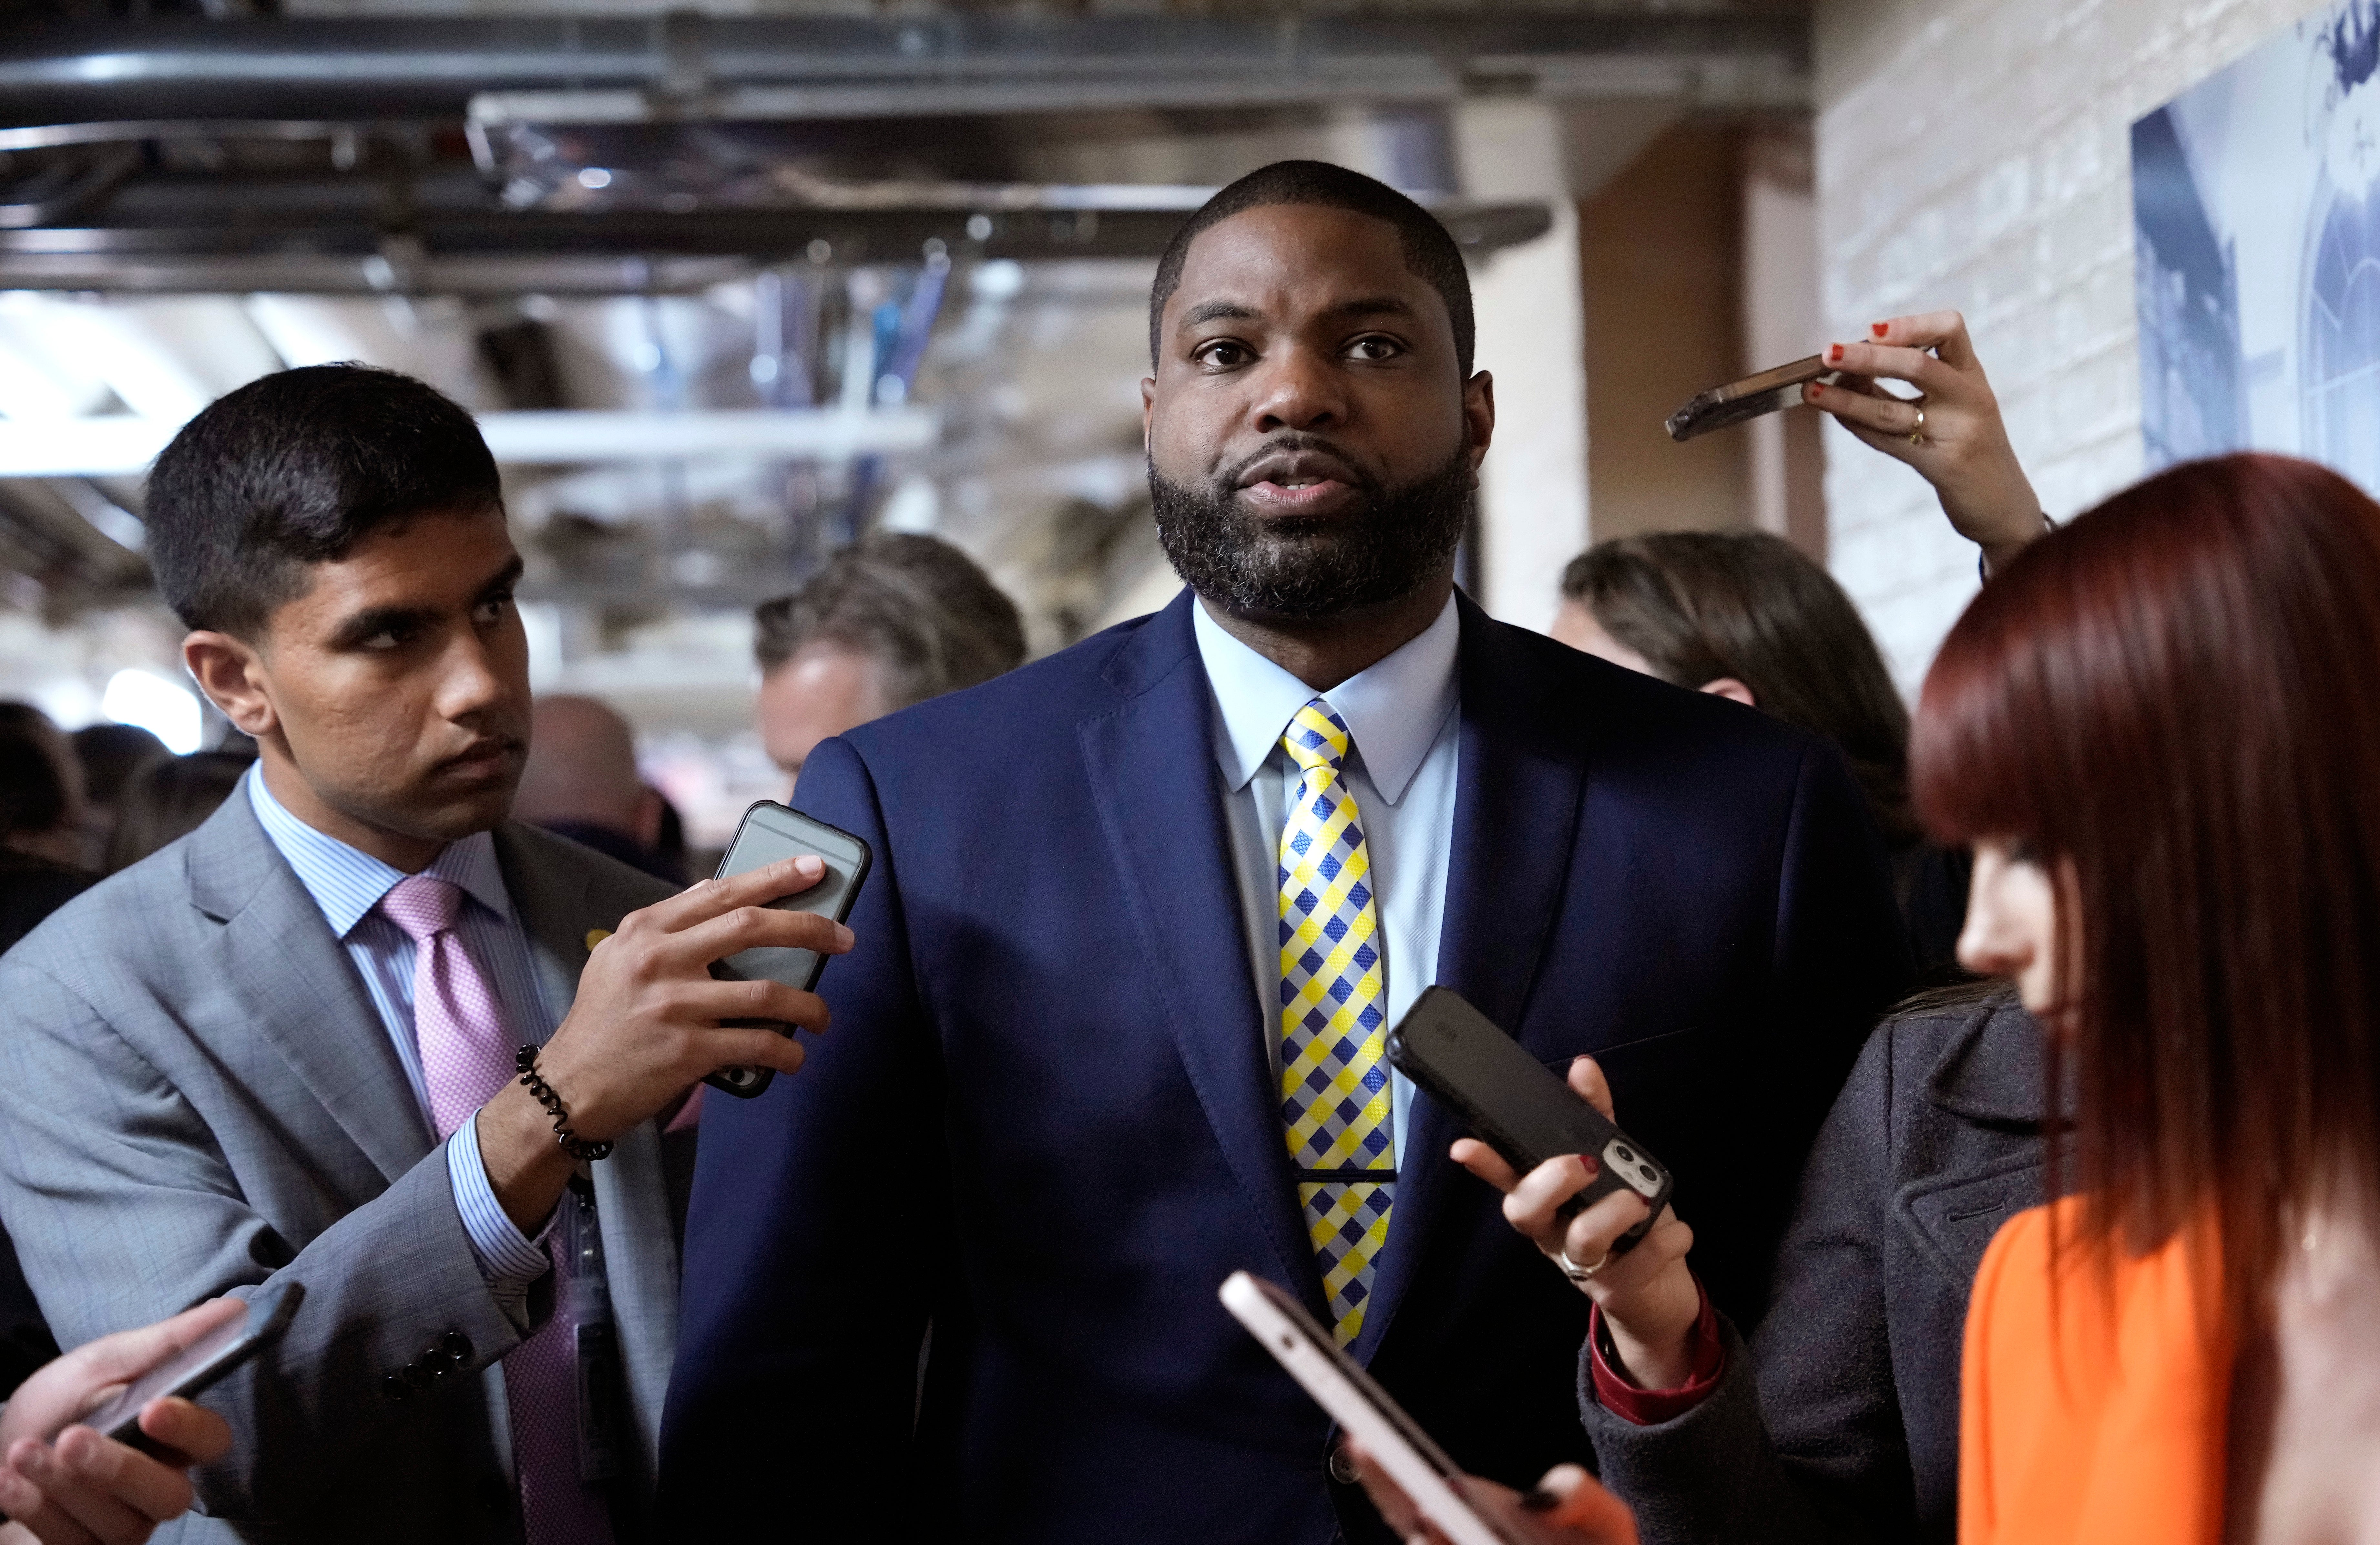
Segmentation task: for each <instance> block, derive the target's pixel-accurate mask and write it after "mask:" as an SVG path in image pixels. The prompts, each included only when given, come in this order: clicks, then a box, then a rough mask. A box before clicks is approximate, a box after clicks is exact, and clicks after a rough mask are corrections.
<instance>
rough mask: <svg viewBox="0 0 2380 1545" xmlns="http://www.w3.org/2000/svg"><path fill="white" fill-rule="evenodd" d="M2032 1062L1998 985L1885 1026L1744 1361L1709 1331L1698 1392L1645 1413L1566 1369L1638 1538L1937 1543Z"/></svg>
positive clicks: (2027, 1175)
mask: <svg viewBox="0 0 2380 1545" xmlns="http://www.w3.org/2000/svg"><path fill="white" fill-rule="evenodd" d="M2041 1068H2042V1059H2041V1030H2040V1028H2039V1027H2038V1026H2037V1025H2035V1024H2034V1020H2033V1018H2032V1016H2029V1015H2027V1014H2026V1013H2025V1012H2024V1011H2023V1010H2022V1009H2021V1008H2019V1007H2017V1006H2016V1004H2015V1002H2014V1000H2013V998H2012V997H2010V996H2008V995H2005V994H2001V995H1996V996H1994V997H1992V998H1991V999H1989V1000H1987V1001H1985V1002H1982V1003H1973V1004H1965V1005H1961V1006H1956V1007H1949V1008H1937V1009H1934V1010H1918V1011H1915V1012H1910V1013H1904V1014H1901V1015H1898V1016H1894V1017H1893V1018H1890V1019H1888V1020H1886V1021H1885V1022H1884V1023H1883V1024H1882V1025H1880V1026H1878V1027H1877V1028H1876V1032H1875V1034H1874V1035H1873V1036H1871V1037H1870V1038H1869V1040H1868V1043H1867V1046H1866V1048H1865V1050H1864V1051H1863V1052H1861V1054H1860V1060H1859V1064H1858V1065H1857V1066H1856V1067H1854V1068H1853V1069H1852V1076H1851V1078H1850V1080H1849V1081H1848V1082H1847V1083H1845V1085H1844V1086H1843V1091H1842V1094H1841V1095H1840V1097H1839V1098H1838V1099H1837V1100H1836V1101H1835V1107H1834V1110H1833V1112H1832V1113H1829V1114H1828V1118H1827V1124H1826V1125H1825V1127H1824V1128H1822V1129H1821V1130H1820V1132H1819V1134H1818V1140H1817V1143H1816V1145H1815V1147H1813V1148H1812V1149H1811V1150H1810V1159H1809V1162H1808V1164H1807V1166H1806V1167H1805V1168H1804V1170H1803V1181H1802V1198H1801V1202H1800V1205H1799V1207H1798V1209H1797V1210H1796V1212H1795V1215H1794V1218H1793V1222H1792V1224H1791V1227H1790V1228H1788V1230H1787V1231H1786V1235H1785V1240H1784V1243H1783V1245H1782V1246H1781V1247H1779V1251H1778V1258H1777V1271H1776V1291H1775V1294H1774V1296H1773V1297H1772V1298H1771V1300H1770V1304H1769V1309H1768V1313H1767V1317H1766V1318H1765V1319H1764V1320H1762V1321H1761V1323H1760V1326H1759V1329H1758V1331H1757V1332H1755V1335H1754V1337H1753V1341H1752V1345H1751V1347H1750V1349H1749V1353H1748V1354H1747V1351H1746V1348H1745V1346H1744V1344H1743V1342H1742V1341H1741V1340H1740V1339H1739V1338H1738V1337H1737V1335H1736V1332H1735V1329H1734V1327H1733V1326H1731V1325H1724V1324H1723V1325H1722V1333H1723V1334H1724V1336H1725V1337H1726V1340H1727V1372H1726V1374H1725V1375H1724V1376H1723V1377H1722V1379H1721V1380H1720V1382H1719V1387H1718V1389H1717V1390H1715V1391H1714V1392H1712V1393H1711V1394H1710V1396H1709V1397H1708V1398H1707V1399H1706V1400H1704V1401H1703V1402H1702V1404H1700V1405H1696V1406H1695V1407H1694V1409H1693V1410H1691V1411H1689V1412H1687V1413H1686V1414H1685V1415H1683V1416H1682V1417H1677V1418H1676V1419H1674V1420H1671V1421H1667V1422H1662V1423H1658V1424H1657V1425H1655V1426H1651V1427H1637V1426H1634V1425H1633V1424H1631V1423H1630V1422H1628V1421H1626V1420H1624V1419H1623V1418H1621V1417H1617V1416H1614V1415H1613V1414H1612V1413H1610V1412H1609V1411H1607V1410H1605V1409H1604V1408H1603V1407H1602V1406H1601V1405H1597V1403H1596V1399H1595V1385H1594V1381H1592V1380H1591V1379H1587V1378H1585V1377H1582V1378H1581V1380H1580V1386H1581V1388H1580V1396H1579V1399H1580V1406H1581V1415H1582V1417H1584V1419H1585V1423H1586V1430H1587V1436H1588V1437H1589V1438H1591V1439H1592V1440H1593V1441H1594V1443H1595V1453H1596V1457H1597V1461H1598V1462H1599V1467H1600V1468H1601V1470H1602V1472H1603V1478H1604V1480H1605V1481H1606V1482H1607V1483H1608V1484H1609V1485H1610V1486H1611V1488H1612V1489H1613V1490H1616V1491H1617V1492H1619V1493H1620V1495H1621V1496H1622V1497H1624V1498H1626V1499H1627V1501H1628V1502H1630V1504H1631V1505H1633V1507H1634V1508H1635V1509H1636V1515H1637V1525H1638V1527H1639V1529H1640V1531H1641V1532H1642V1535H1643V1538H1644V1540H1645V1545H1688V1542H1696V1545H1701V1542H1711V1541H1726V1542H1728V1545H1736V1542H1739V1541H1741V1542H1746V1545H1753V1542H1768V1541H1779V1542H1782V1541H1792V1542H1796V1545H1799V1542H1803V1541H1808V1542H1810V1545H1817V1542H1820V1541H1827V1542H1829V1545H1842V1542H1868V1541H1886V1540H1894V1541H1899V1540H1924V1541H1928V1542H1935V1541H1938V1542H1940V1545H1949V1542H1950V1541H1951V1540H1953V1539H1955V1538H1956V1537H1957V1534H1958V1506H1959V1360H1960V1354H1961V1346H1962V1342H1963V1338H1964V1328H1965V1324H1966V1319H1967V1293H1968V1289H1969V1287H1970V1286H1971V1285H1972V1284H1973V1282H1974V1278H1975V1268H1976V1267H1977V1266H1978V1265H1980V1264H1981V1263H1982V1261H1983V1258H1984V1247H1985V1246H1987V1245H1989V1244H1990V1243H1991V1239H1992V1235H1994V1234H1996V1233H1998V1231H1999V1226H2000V1224H2002V1223H2005V1222H2007V1221H2008V1219H2009V1218H2010V1216H2012V1215H2013V1214H2015V1213H2016V1212H2019V1211H2021V1210H2023V1209H2025V1208H2027V1207H2031V1206H2033V1205H2034V1204H2035V1203H2037V1202H2039V1201H2041V1200H2043V1199H2044V1196H2043V1162H2042V1146H2041V1122H2040V1112H2041V1108H2042V1090H2041V1084H2042V1071H2041ZM1624 1114H1625V1113H1623V1115H1624ZM1687 1216H1688V1219H1689V1221H1691V1219H1692V1214H1691V1213H1688V1214H1687ZM1581 1373H1582V1375H1584V1373H1585V1365H1584V1362H1583V1361H1582V1365H1581Z"/></svg>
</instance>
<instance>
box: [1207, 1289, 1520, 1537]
mask: <svg viewBox="0 0 2380 1545" xmlns="http://www.w3.org/2000/svg"><path fill="white" fill-rule="evenodd" d="M1218 1296H1220V1298H1221V1299H1222V1300H1223V1307H1224V1308H1227V1309H1229V1310H1231V1311H1232V1317H1233V1319H1235V1320H1238V1321H1239V1322H1240V1323H1241V1324H1242V1325H1245V1326H1246V1327H1247V1330H1248V1333H1249V1334H1250V1335H1252V1336H1254V1337H1256V1338H1257V1341H1259V1342H1261V1343H1262V1344H1264V1349H1265V1350H1266V1351H1268V1352H1269V1353H1271V1354H1272V1355H1273V1357H1274V1359H1275V1360H1276V1361H1278V1362H1279V1363H1280V1364H1281V1367H1282V1368H1284V1369H1288V1370H1289V1376H1290V1377H1291V1378H1293V1379H1294V1380H1296V1381H1298V1382H1299V1383H1300V1384H1302V1385H1304V1386H1305V1393H1307V1394H1310V1395H1312V1396H1313V1397H1314V1399H1315V1403H1316V1404H1317V1405H1320V1406H1321V1407H1322V1408H1323V1409H1324V1410H1325V1411H1328V1412H1330V1417H1331V1419H1332V1420H1333V1421H1336V1422H1337V1423H1338V1424H1339V1426H1340V1427H1341V1429H1343V1430H1344V1431H1345V1432H1346V1434H1347V1435H1348V1436H1349V1437H1351V1438H1353V1439H1354V1440H1355V1441H1356V1442H1359V1443H1361V1444H1363V1445H1364V1448H1365V1451H1366V1453H1368V1454H1370V1455H1371V1456H1372V1462H1373V1463H1374V1464H1376V1465H1378V1466H1380V1468H1381V1469H1383V1470H1385V1471H1387V1472H1388V1476H1389V1478H1390V1480H1393V1481H1395V1482H1396V1483H1397V1485H1398V1487H1399V1488H1400V1489H1401V1490H1403V1492H1404V1494H1405V1495H1406V1496H1407V1497H1408V1498H1410V1499H1411V1500H1412V1502H1413V1504H1414V1506H1415V1507H1416V1508H1418V1509H1420V1510H1421V1515H1422V1516H1423V1517H1425V1518H1427V1519H1428V1520H1429V1521H1430V1522H1431V1523H1433V1524H1435V1525H1437V1526H1438V1528H1439V1533H1441V1534H1443V1535H1445V1536H1446V1538H1447V1539H1451V1540H1452V1541H1453V1542H1454V1545H1521V1542H1520V1541H1518V1540H1515V1539H1513V1538H1512V1536H1511V1535H1509V1534H1507V1533H1505V1532H1504V1531H1503V1530H1501V1529H1500V1528H1498V1527H1496V1526H1495V1525H1493V1524H1491V1523H1489V1522H1488V1520H1487V1519H1485V1518H1482V1517H1481V1516H1479V1515H1478V1514H1476V1513H1475V1512H1473V1511H1472V1509H1471V1504H1470V1503H1468V1502H1464V1501H1463V1499H1462V1498H1461V1497H1459V1496H1456V1495H1455V1494H1454V1488H1452V1487H1451V1486H1449V1485H1448V1484H1447V1482H1448V1481H1449V1480H1450V1479H1451V1478H1453V1477H1455V1476H1457V1475H1459V1474H1461V1473H1462V1472H1461V1471H1460V1470H1458V1469H1457V1468H1456V1467H1455V1464H1454V1461H1453V1460H1451V1459H1449V1458H1448V1457H1447V1456H1446V1451H1445V1450H1443V1449H1441V1448H1439V1446H1438V1445H1437V1444H1436V1443H1434V1442H1431V1441H1430V1436H1429V1434H1428V1433H1427V1432H1425V1431H1423V1430H1422V1429H1421V1427H1420V1425H1419V1424H1418V1423H1416V1422H1415V1420H1414V1419H1413V1418H1412V1417H1409V1416H1407V1415H1405V1413H1404V1409H1403V1407H1402V1406H1400V1405H1398V1404H1397V1403H1396V1402H1395V1401H1393V1400H1391V1399H1390V1398H1389V1392H1388V1391H1386V1390H1384V1389H1382V1388H1380V1386H1379V1385H1378V1384H1377V1383H1375V1382H1373V1381H1372V1376H1371V1375H1370V1374H1368V1373H1366V1372H1365V1371H1364V1366H1363V1365H1362V1364H1361V1363H1359V1362H1357V1361H1356V1360H1355V1359H1354V1358H1353V1357H1351V1356H1347V1354H1346V1353H1344V1352H1342V1351H1341V1350H1340V1349H1339V1345H1338V1344H1337V1343H1336V1342H1334V1341H1332V1340H1331V1339H1330V1332H1328V1331H1325V1330H1324V1329H1323V1328H1322V1327H1321V1326H1320V1325H1318V1324H1317V1323H1315V1320H1314V1317H1313V1316H1312V1315H1310V1314H1308V1313H1306V1312H1305V1306H1304V1305H1302V1304H1300V1303H1299V1302H1298V1301H1297V1300H1296V1299H1294V1298H1293V1297H1291V1296H1289V1295H1288V1294H1286V1293H1284V1292H1282V1291H1281V1289H1280V1288H1278V1287H1276V1286H1274V1285H1273V1284H1272V1283H1269V1282H1266V1281H1265V1280H1264V1279H1263V1278H1261V1277H1254V1276H1250V1275H1249V1274H1248V1273H1247V1272H1245V1271H1234V1272H1233V1273H1232V1274H1231V1275H1230V1276H1228V1277H1226V1278H1224V1279H1223V1286H1222V1290H1221V1292H1220V1294H1219V1295H1218Z"/></svg>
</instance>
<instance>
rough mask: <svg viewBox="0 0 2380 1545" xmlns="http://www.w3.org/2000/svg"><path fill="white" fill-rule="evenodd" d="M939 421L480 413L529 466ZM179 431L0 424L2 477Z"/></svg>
mask: <svg viewBox="0 0 2380 1545" xmlns="http://www.w3.org/2000/svg"><path fill="white" fill-rule="evenodd" d="M180 428H181V425H180V424H178V423H176V422H173V421H171V420H163V419H147V418H140V417H137V416H134V415H131V414H110V415H107V416H104V417H101V418H94V419H55V420H49V421H47V422H42V423H23V422H17V421H13V420H11V421H0V478H126V477H140V476H141V475H142V474H144V473H146V472H147V471H148V470H149V464H150V463H151V462H152V461H154V460H155V459H156V458H157V453H158V452H159V451H162V450H164V448H165V444H166V442H167V441H169V440H171V439H173V438H174V435H175V432H176V431H177V430H179V429H180ZM940 432H941V419H940V417H939V416H938V415H937V414H935V413H934V412H932V411H931V410H930V409H927V408H722V409H718V410H715V411H697V412H686V413H637V412H610V411H602V412H598V411H587V412H577V411H570V410H563V411H557V412H540V413H483V414H481V415H480V433H482V434H484V435H486V436H487V440H488V449H489V450H490V451H492V452H493V453H494V454H495V458H496V459H497V460H498V461H501V462H507V463H511V464H514V465H533V466H569V465H572V464H574V463H579V462H616V461H662V460H672V459H676V458H680V457H686V456H755V457H760V458H765V459H771V460H784V461H841V460H846V459H848V458H850V457H852V456H881V455H886V454H891V453H897V452H902V451H921V450H926V449H928V448H929V447H931V446H932V444H934V441H935V438H936V436H937V435H938V434H939V433H940Z"/></svg>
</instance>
